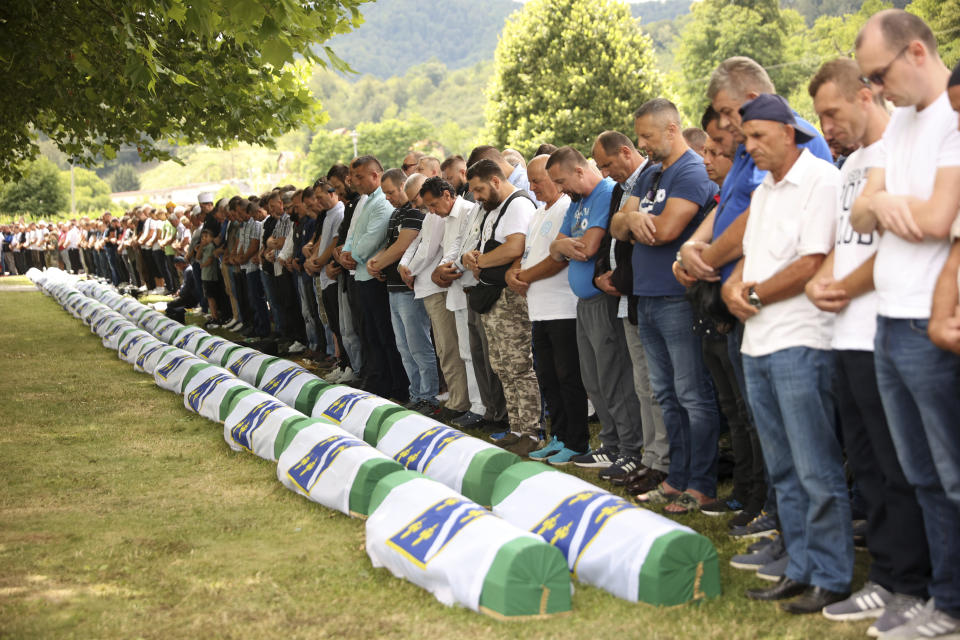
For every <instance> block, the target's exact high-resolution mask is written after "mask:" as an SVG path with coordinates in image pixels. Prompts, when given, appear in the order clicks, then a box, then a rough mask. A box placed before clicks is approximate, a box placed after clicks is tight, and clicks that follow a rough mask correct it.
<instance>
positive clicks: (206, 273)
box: [200, 242, 218, 282]
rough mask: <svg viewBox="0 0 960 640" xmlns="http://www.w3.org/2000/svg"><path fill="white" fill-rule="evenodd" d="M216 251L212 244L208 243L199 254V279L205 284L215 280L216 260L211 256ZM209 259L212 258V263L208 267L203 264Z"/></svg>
mask: <svg viewBox="0 0 960 640" xmlns="http://www.w3.org/2000/svg"><path fill="white" fill-rule="evenodd" d="M216 249H217V248H216V246H214V244H213V242H208V243H207V244H206V246H204V247H203V250H202V251H201V252H200V264H201V265H202V266H201V268H200V279H201V280H204V281H205V282H211V281H213V280H216V279H217V270H218V269H217V258H216V256H214V255H213V252H214V251H216ZM210 258H213V261H212V262H211V263H210V264H209V265H207V264H204V263H206V261H207V260H209V259H210Z"/></svg>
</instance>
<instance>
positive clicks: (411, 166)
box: [402, 162, 417, 173]
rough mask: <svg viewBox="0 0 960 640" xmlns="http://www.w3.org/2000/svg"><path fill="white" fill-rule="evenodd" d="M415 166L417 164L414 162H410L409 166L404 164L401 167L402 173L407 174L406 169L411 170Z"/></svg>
mask: <svg viewBox="0 0 960 640" xmlns="http://www.w3.org/2000/svg"><path fill="white" fill-rule="evenodd" d="M415 166H417V163H416V162H412V163H410V164H404V165H402V168H403V172H404V173H406V172H407V169H412V168H414V167H415Z"/></svg>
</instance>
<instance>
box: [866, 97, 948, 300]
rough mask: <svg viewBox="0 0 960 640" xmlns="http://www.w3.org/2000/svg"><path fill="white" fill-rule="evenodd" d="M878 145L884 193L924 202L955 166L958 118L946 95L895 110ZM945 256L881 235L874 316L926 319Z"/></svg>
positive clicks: (938, 249)
mask: <svg viewBox="0 0 960 640" xmlns="http://www.w3.org/2000/svg"><path fill="white" fill-rule="evenodd" d="M883 143H884V146H885V148H886V154H885V156H886V161H885V164H884V177H885V179H886V191H887V193H890V194H891V195H900V196H913V197H915V198H919V199H921V200H927V199H929V198H930V196H931V195H932V194H933V187H934V180H935V179H936V176H937V170H938V169H940V168H941V167H958V166H960V132H958V131H957V114H956V113H955V112H954V111H953V109H951V108H950V101H949V99H948V98H947V92H946V91H944V92H943V93H941V94H940V97H938V98H937V99H936V100H934V101H933V102H932V103H930V104H929V105H927V107H926V108H925V109H923V110H922V111H917V109H916V108H915V107H900V108H898V109H894V112H893V115H892V116H891V117H890V122H889V123H888V124H887V128H886V130H885V131H884V133H883ZM949 253H950V244H949V243H948V242H947V241H946V240H945V239H944V240H939V239H935V238H925V239H924V240H923V241H922V242H909V241H907V240H904V239H903V238H901V237H899V236H898V235H896V234H894V233H889V232H888V233H884V234H882V235H881V236H880V244H879V245H878V247H877V259H876V261H875V262H874V264H873V281H874V284H875V285H876V288H877V313H878V314H880V315H882V316H885V317H888V318H910V319H914V318H929V317H930V309H931V307H932V306H933V290H934V288H935V286H936V283H937V278H938V277H939V275H940V271H941V270H942V269H943V265H944V263H946V261H947V255H948V254H949Z"/></svg>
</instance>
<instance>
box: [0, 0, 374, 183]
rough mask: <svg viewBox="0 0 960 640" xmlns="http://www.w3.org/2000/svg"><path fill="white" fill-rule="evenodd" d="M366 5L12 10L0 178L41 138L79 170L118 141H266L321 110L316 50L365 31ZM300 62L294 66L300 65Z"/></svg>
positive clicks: (322, 54) (6, 35) (4, 41)
mask: <svg viewBox="0 0 960 640" xmlns="http://www.w3.org/2000/svg"><path fill="white" fill-rule="evenodd" d="M366 1H367V0H285V1H284V2H274V1H273V0H164V2H153V1H152V0H96V1H93V0H91V1H87V2H59V3H57V4H56V7H55V10H54V8H53V7H52V6H47V5H45V4H43V3H33V2H23V1H21V2H6V3H4V5H3V12H2V19H0V60H3V63H4V64H3V74H2V75H0V121H2V122H3V123H4V126H3V127H2V128H0V178H9V177H12V176H16V175H17V173H18V166H19V165H20V164H21V162H22V161H23V160H24V159H28V158H32V157H35V156H36V154H37V145H36V144H35V141H34V138H35V134H36V133H37V132H40V133H43V134H46V135H47V136H49V137H50V139H51V140H53V141H54V143H56V145H57V147H59V148H60V149H61V150H62V151H63V152H65V153H66V154H67V155H68V156H70V157H71V158H74V159H76V160H77V161H80V162H83V163H85V164H93V163H94V162H95V161H96V158H97V157H99V156H103V157H105V158H107V159H109V158H112V157H113V156H114V155H115V154H116V151H117V149H118V147H119V146H120V145H132V146H134V147H136V148H137V149H138V150H139V151H140V154H141V157H142V158H145V159H149V158H169V157H170V153H169V151H168V149H169V145H170V144H171V143H174V144H175V143H183V142H205V143H208V144H210V145H214V146H224V145H229V144H233V143H235V142H237V141H245V142H250V143H254V144H269V143H270V142H271V141H272V139H273V138H275V137H276V136H278V135H280V134H282V133H284V132H285V131H287V130H289V129H291V128H294V127H296V126H299V125H300V124H301V123H303V122H305V121H312V122H313V124H316V123H317V121H318V117H319V110H318V105H316V104H315V102H314V100H312V99H311V96H310V93H309V91H308V90H307V89H306V86H305V81H306V75H307V71H308V69H309V68H310V67H311V66H312V65H313V64H327V63H328V62H329V63H330V64H332V65H333V66H334V67H336V68H340V69H345V68H346V66H345V63H343V62H342V61H341V60H340V59H339V58H337V57H336V55H334V53H333V51H332V50H330V49H329V47H321V46H318V45H317V44H316V43H317V42H322V41H324V40H326V39H328V38H329V37H331V36H332V35H334V34H337V33H345V32H347V31H349V30H350V29H351V28H353V27H354V26H356V25H357V24H359V23H360V21H361V18H360V13H359V11H358V9H357V7H358V6H359V5H360V4H361V3H363V2H366ZM295 60H296V61H297V62H296V63H295Z"/></svg>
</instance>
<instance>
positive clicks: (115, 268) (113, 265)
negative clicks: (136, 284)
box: [103, 249, 120, 287]
mask: <svg viewBox="0 0 960 640" xmlns="http://www.w3.org/2000/svg"><path fill="white" fill-rule="evenodd" d="M103 255H104V257H105V258H106V259H107V270H108V272H109V275H108V277H109V278H110V282H112V283H113V286H115V287H119V286H120V265H119V264H117V262H118V258H119V256H118V255H117V252H116V250H112V251H111V250H110V249H104V250H103Z"/></svg>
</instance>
